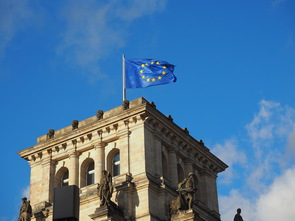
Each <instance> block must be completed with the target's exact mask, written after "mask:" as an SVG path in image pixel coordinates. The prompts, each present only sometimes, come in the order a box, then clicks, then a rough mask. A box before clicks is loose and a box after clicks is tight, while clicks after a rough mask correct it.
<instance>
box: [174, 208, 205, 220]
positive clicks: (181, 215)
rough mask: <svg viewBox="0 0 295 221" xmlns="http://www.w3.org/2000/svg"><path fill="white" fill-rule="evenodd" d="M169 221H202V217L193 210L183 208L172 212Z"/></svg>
mask: <svg viewBox="0 0 295 221" xmlns="http://www.w3.org/2000/svg"><path fill="white" fill-rule="evenodd" d="M171 221H202V219H201V218H200V217H199V216H198V214H196V213H194V211H193V210H183V211H178V212H177V213H176V214H172V215H171Z"/></svg>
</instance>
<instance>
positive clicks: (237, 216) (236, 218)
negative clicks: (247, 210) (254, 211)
mask: <svg viewBox="0 0 295 221" xmlns="http://www.w3.org/2000/svg"><path fill="white" fill-rule="evenodd" d="M241 212H242V210H241V209H240V208H238V209H237V214H236V215H235V218H234V221H243V218H242V216H241Z"/></svg>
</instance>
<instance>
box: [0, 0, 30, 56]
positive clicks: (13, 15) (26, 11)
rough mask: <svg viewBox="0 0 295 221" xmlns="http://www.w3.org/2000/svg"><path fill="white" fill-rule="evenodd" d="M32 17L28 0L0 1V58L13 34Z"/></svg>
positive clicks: (22, 27)
mask: <svg viewBox="0 0 295 221" xmlns="http://www.w3.org/2000/svg"><path fill="white" fill-rule="evenodd" d="M32 17H34V12H33V10H32V9H31V7H30V0H10V1H0V59H1V58H3V57H4V56H5V51H6V48H7V47H8V46H9V44H10V42H11V40H12V39H13V38H14V36H15V34H16V33H17V32H18V31H19V30H22V29H24V28H25V27H26V26H27V25H29V24H30V22H29V21H30V19H31V18H32Z"/></svg>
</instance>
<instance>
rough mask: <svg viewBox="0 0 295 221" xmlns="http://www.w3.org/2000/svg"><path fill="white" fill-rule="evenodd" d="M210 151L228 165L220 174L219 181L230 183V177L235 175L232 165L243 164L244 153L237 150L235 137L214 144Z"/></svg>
mask: <svg viewBox="0 0 295 221" xmlns="http://www.w3.org/2000/svg"><path fill="white" fill-rule="evenodd" d="M212 152H213V153H214V154H215V155H216V156H218V157H219V158H220V159H221V160H222V161H224V162H226V164H227V165H228V166H229V167H228V168H227V169H226V170H225V172H223V173H222V174H221V177H220V178H221V183H227V184H228V183H231V181H232V179H233V178H234V177H235V176H237V174H236V173H235V171H234V166H233V165H234V164H244V163H245V162H246V155H245V154H244V153H243V152H242V151H241V150H238V148H237V142H236V140H235V139H229V140H226V141H224V144H216V145H215V146H214V147H213V148H212Z"/></svg>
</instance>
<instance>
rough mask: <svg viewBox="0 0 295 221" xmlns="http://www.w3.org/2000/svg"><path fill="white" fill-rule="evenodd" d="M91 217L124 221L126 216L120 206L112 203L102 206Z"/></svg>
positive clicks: (105, 220)
mask: <svg viewBox="0 0 295 221" xmlns="http://www.w3.org/2000/svg"><path fill="white" fill-rule="evenodd" d="M89 217H90V218H91V219H92V220H94V221H124V220H125V219H124V216H123V213H122V212H121V210H120V209H119V208H118V206H117V205H116V204H114V203H112V204H111V205H110V206H101V207H99V208H97V209H96V210H95V212H94V213H93V214H91V215H89Z"/></svg>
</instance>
